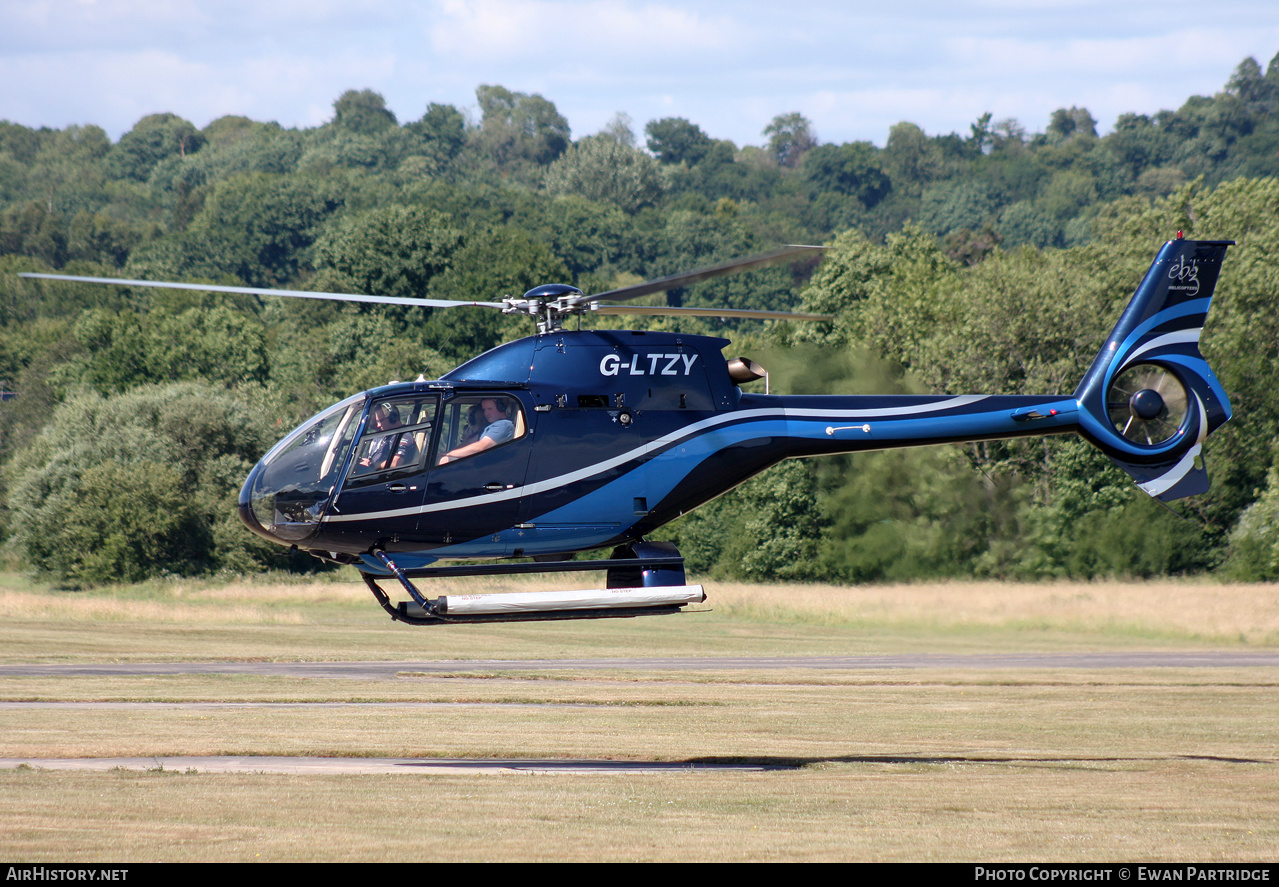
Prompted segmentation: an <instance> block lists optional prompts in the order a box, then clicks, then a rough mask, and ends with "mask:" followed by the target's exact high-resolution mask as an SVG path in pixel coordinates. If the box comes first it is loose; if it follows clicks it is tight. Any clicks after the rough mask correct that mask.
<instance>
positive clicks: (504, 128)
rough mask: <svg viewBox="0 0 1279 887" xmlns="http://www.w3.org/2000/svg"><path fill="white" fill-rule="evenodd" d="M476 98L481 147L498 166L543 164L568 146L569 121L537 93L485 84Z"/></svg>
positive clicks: (477, 90) (478, 91)
mask: <svg viewBox="0 0 1279 887" xmlns="http://www.w3.org/2000/svg"><path fill="white" fill-rule="evenodd" d="M475 98H476V100H477V101H478V102H479V105H480V128H479V143H480V149H481V150H482V151H483V152H484V153H486V154H487V155H488V156H489V158H490V159H491V160H492V162H493V163H494V164H495V165H496V166H497V167H498V168H499V169H501V168H503V167H506V166H510V165H512V164H518V163H519V162H520V161H524V162H529V163H534V164H537V165H539V166H545V165H546V164H548V163H550V162H551V161H552V160H554V159H555V158H557V157H559V156H560V155H561V154H563V153H564V151H565V149H566V148H568V145H569V126H568V121H567V120H565V119H564V117H563V115H561V114H560V112H559V111H557V110H556V109H555V105H554V104H552V103H551V102H548V101H547V100H546V99H544V98H542V97H541V96H540V95H537V94H534V95H526V94H525V93H522V92H512V91H511V90H509V89H506V88H505V87H503V86H487V85H485V86H480V87H478V88H476V90H475Z"/></svg>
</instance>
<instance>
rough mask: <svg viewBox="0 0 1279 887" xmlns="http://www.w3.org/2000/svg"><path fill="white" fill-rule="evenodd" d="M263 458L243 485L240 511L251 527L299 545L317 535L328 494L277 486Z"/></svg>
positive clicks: (278, 540)
mask: <svg viewBox="0 0 1279 887" xmlns="http://www.w3.org/2000/svg"><path fill="white" fill-rule="evenodd" d="M270 480H271V478H270V472H269V471H268V470H267V466H265V465H264V464H263V463H262V462H259V463H258V464H257V465H256V466H254V468H253V471H252V472H251V473H250V474H249V477H248V479H247V480H245V482H244V486H243V487H242V488H241V489H240V498H239V502H238V503H237V505H238V507H237V511H238V512H239V515H240V520H241V521H242V522H243V523H244V525H245V526H246V527H248V528H249V530H250V531H251V532H253V533H255V534H257V535H258V536H261V537H262V538H263V539H267V540H269V541H271V542H274V543H276V544H277V545H296V544H298V543H299V542H305V541H306V540H307V539H310V538H311V537H312V536H314V535H315V533H316V531H317V530H318V529H319V526H320V523H319V521H320V517H321V516H322V515H323V513H324V509H325V507H326V506H327V505H328V497H327V496H326V495H324V494H322V493H321V494H320V495H318V496H317V495H316V492H315V491H303V490H299V489H298V488H297V485H296V484H294V485H288V486H286V487H284V488H276V487H275V486H273V485H272V484H271V483H270ZM290 487H291V488H290Z"/></svg>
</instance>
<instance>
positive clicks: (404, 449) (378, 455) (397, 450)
mask: <svg viewBox="0 0 1279 887" xmlns="http://www.w3.org/2000/svg"><path fill="white" fill-rule="evenodd" d="M401 424H402V423H401V422H400V411H399V410H398V409H396V408H395V407H394V406H392V405H391V404H389V403H380V404H378V405H377V406H375V407H374V408H373V412H372V414H370V415H369V428H370V430H371V433H373V434H379V435H381V436H380V437H378V438H376V439H375V440H374V441H373V442H372V443H370V444H369V448H368V450H367V451H366V452H365V454H364V456H363V457H361V459H360V465H362V466H363V467H365V468H367V469H369V470H371V471H383V470H385V469H387V468H399V467H401V466H403V465H410V464H412V463H413V462H414V460H416V459H417V444H416V443H415V442H414V440H413V435H411V434H401V435H398V436H397V435H394V434H386V433H385V432H388V431H393V430H395V429H396V428H399V427H400V425H401ZM366 433H367V432H366ZM392 448H394V450H393V449H392Z"/></svg>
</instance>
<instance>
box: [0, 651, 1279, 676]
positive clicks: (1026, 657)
mask: <svg viewBox="0 0 1279 887" xmlns="http://www.w3.org/2000/svg"><path fill="white" fill-rule="evenodd" d="M1259 666H1260V667H1279V651H1275V650H1208V651H1197V652H1196V651H1184V652H1183V651H1158V650H1156V651H1142V650H1133V651H1118V652H1117V651H1102V652H1088V653H911V654H879V655H872V654H867V655H858V656H776V657H749V656H747V657H727V656H726V657H691V656H690V657H678V658H676V657H672V658H651V659H434V660H419V661H412V660H408V661H394V660H386V661H379V662H109V663H82V664H81V663H75V664H73V663H50V664H5V665H0V677H40V676H62V677H69V676H80V677H89V676H94V675H163V674H169V675H172V674H206V675H207V674H235V675H257V676H272V675H274V676H287V677H305V678H345V679H348V680H350V679H356V680H390V679H394V678H398V677H412V676H428V675H432V674H455V673H458V672H476V671H478V672H493V671H573V670H575V671H609V670H615V671H741V670H752V669H759V670H765V671H768V670H774V669H786V668H798V669H825V670H833V671H850V670H851V671H857V670H875V669H885V668H912V669H913V668H948V669H954V668H982V669H989V668H1083V669H1088V668H1104V669H1112V668H1253V667H1259Z"/></svg>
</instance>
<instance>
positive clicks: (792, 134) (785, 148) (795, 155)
mask: <svg viewBox="0 0 1279 887" xmlns="http://www.w3.org/2000/svg"><path fill="white" fill-rule="evenodd" d="M763 134H764V135H765V136H768V153H769V154H771V155H772V157H773V159H774V160H776V161H777V164H778V166H786V167H791V168H792V169H793V168H794V167H797V166H799V164H800V162H801V161H802V160H803V159H804V155H805V154H806V153H808V151H809V150H811V149H812V148H814V147H816V145H817V136H816V134H815V133H814V132H813V124H812V122H811V121H810V120H809V119H808V118H807V117H805V116H804V115H803V114H800V113H799V112H798V111H792V112H791V113H789V114H778V115H777V116H776V117H774V118H773V120H772V122H771V123H769V124H768V126H766V127H764V133H763Z"/></svg>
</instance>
